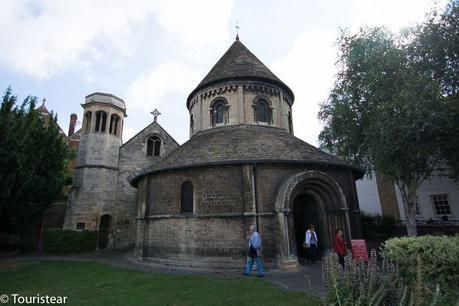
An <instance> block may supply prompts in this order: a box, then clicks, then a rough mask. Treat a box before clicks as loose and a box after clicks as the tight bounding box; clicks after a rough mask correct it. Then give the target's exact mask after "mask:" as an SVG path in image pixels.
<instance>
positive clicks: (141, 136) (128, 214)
mask: <svg viewBox="0 0 459 306" xmlns="http://www.w3.org/2000/svg"><path fill="white" fill-rule="evenodd" d="M152 135H156V136H158V137H159V138H160V139H161V154H160V156H159V157H158V156H146V139H147V138H148V137H150V136H152ZM177 147H178V143H177V142H176V141H175V140H174V139H173V138H172V137H171V136H170V135H169V134H167V133H166V131H164V129H163V128H162V127H161V126H160V125H159V124H158V123H157V122H154V123H152V124H150V125H149V126H147V127H146V128H145V129H143V130H142V131H141V132H140V133H138V134H137V135H135V136H134V137H133V138H132V139H130V140H129V141H128V142H126V143H125V144H124V145H123V146H122V147H121V148H120V150H119V162H118V168H119V172H118V175H119V177H118V180H117V192H116V204H115V220H114V227H113V232H112V236H113V242H114V247H116V248H125V247H130V246H133V245H134V240H135V216H136V207H137V189H136V188H134V187H132V186H131V185H130V184H129V183H128V181H127V177H128V176H129V175H130V174H132V173H133V172H135V171H139V170H141V169H142V168H144V167H147V166H149V165H152V164H155V163H157V162H158V161H159V159H160V158H161V157H162V156H164V155H165V154H167V153H169V152H170V151H172V150H174V149H175V148H177Z"/></svg>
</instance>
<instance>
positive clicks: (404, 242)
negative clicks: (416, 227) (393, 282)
mask: <svg viewBox="0 0 459 306" xmlns="http://www.w3.org/2000/svg"><path fill="white" fill-rule="evenodd" d="M458 254H459V236H453V237H451V236H420V237H402V238H392V239H389V240H387V241H386V242H385V243H384V245H383V248H382V255H383V257H384V258H385V259H386V260H388V261H390V262H392V263H394V264H396V265H397V266H398V268H399V271H400V275H401V277H402V279H403V281H404V283H405V284H406V285H407V286H408V287H409V288H410V290H413V291H419V290H422V291H424V292H425V293H426V294H427V295H430V296H431V295H434V294H436V293H435V292H436V291H438V289H439V304H440V305H453V304H455V303H456V302H457V301H458V299H459V255H458ZM420 283H421V284H420ZM420 286H421V287H422V288H419V287H420Z"/></svg>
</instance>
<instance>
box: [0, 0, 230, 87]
mask: <svg viewBox="0 0 459 306" xmlns="http://www.w3.org/2000/svg"><path fill="white" fill-rule="evenodd" d="M231 7H232V1H230V0H227V1H224V2H220V1H219V2H218V3H217V2H216V1H159V0H156V1H149V0H133V1H115V0H98V1H91V0H67V1H53V0H41V1H27V0H26V1H16V0H5V1H2V9H1V10H0V33H1V36H2V44H3V46H4V47H2V48H1V49H0V65H3V66H5V67H7V68H8V69H11V70H13V71H15V72H19V73H24V74H27V75H31V76H34V77H36V78H39V79H47V78H49V77H51V76H52V75H54V74H56V73H59V72H60V71H62V69H65V68H69V67H73V68H75V69H78V67H79V64H81V63H85V61H89V62H91V63H93V62H96V61H97V59H99V58H101V57H102V56H104V55H106V53H110V52H115V55H116V56H121V57H123V56H129V55H130V54H132V52H133V51H134V50H136V48H139V47H142V46H140V45H139V44H140V40H138V39H136V38H138V37H139V36H142V33H138V32H136V29H138V28H139V29H144V28H143V27H140V26H139V25H140V24H144V23H146V22H151V21H152V19H154V18H156V19H157V20H158V21H159V23H160V25H161V26H162V27H164V29H165V30H166V33H165V36H166V37H173V39H174V42H176V43H177V45H178V46H181V47H182V48H183V50H190V51H192V54H194V55H196V54H199V50H204V49H205V48H206V47H207V46H209V44H210V41H214V40H215V37H219V36H222V34H223V35H226V28H225V22H227V19H228V18H229V14H230V11H231ZM220 10H221V11H220ZM216 11H218V12H219V13H218V14H215V12H216ZM219 18H220V19H219ZM191 43H193V44H194V45H195V46H198V49H199V50H198V51H196V48H192V49H189V48H188V47H189V46H190V44H191Z"/></svg>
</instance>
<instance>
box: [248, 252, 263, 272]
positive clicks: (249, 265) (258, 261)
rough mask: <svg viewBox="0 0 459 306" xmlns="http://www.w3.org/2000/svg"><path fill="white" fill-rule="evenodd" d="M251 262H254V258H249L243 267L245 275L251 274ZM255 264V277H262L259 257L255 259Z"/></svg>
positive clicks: (261, 264) (261, 265)
mask: <svg viewBox="0 0 459 306" xmlns="http://www.w3.org/2000/svg"><path fill="white" fill-rule="evenodd" d="M253 260H254V257H250V256H249V260H248V261H247V265H246V266H245V274H246V275H250V274H252V267H253ZM255 263H256V264H257V275H259V276H263V263H262V262H261V259H260V257H259V256H256V257H255Z"/></svg>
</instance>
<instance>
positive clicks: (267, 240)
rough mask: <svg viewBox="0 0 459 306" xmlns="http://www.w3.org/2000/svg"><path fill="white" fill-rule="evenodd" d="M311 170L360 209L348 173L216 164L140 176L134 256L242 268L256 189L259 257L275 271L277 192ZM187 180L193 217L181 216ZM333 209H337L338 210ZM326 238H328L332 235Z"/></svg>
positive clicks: (162, 261) (285, 166)
mask: <svg viewBox="0 0 459 306" xmlns="http://www.w3.org/2000/svg"><path fill="white" fill-rule="evenodd" d="M312 169H316V170H321V171H324V172H327V174H328V175H329V176H331V177H333V178H334V179H336V181H337V182H338V183H339V184H340V187H341V188H342V191H343V194H344V197H345V198H346V202H347V203H348V205H349V207H350V208H355V207H357V208H358V203H356V202H352V201H354V200H355V199H356V197H355V196H354V195H353V193H354V192H355V190H353V188H352V185H353V184H354V181H353V178H352V177H350V176H349V170H341V169H336V168H324V167H321V166H311V165H307V166H306V165H303V166H302V165H298V164H297V165H294V164H290V165H288V164H272V163H270V164H257V166H256V169H254V167H253V165H252V164H246V165H220V166H207V167H196V168H190V169H182V170H173V171H165V172H161V173H158V174H152V175H149V176H147V177H144V178H142V179H141V180H140V181H139V185H138V192H139V193H138V194H139V199H138V203H139V206H138V210H137V241H136V250H135V253H136V255H137V256H139V257H140V258H142V257H143V258H144V259H145V260H150V261H153V262H156V263H162V264H171V265H181V266H190V265H193V266H198V267H219V268H225V267H226V268H235V267H242V266H243V263H244V260H245V257H246V240H245V239H246V237H245V236H246V233H247V229H248V227H249V226H250V225H251V224H256V222H257V218H256V209H257V208H256V205H255V194H254V190H255V189H256V190H257V197H256V198H257V200H258V216H259V217H258V222H259V232H260V234H261V236H262V239H263V259H264V261H265V262H266V264H267V266H268V267H274V266H276V265H277V262H276V260H277V259H276V257H277V255H278V254H277V252H278V244H279V243H280V242H279V241H277V240H276V239H279V238H278V236H277V235H276V232H277V231H278V224H277V223H276V216H277V214H278V213H279V212H277V211H276V208H275V203H276V197H277V195H278V192H279V189H280V187H281V186H282V184H284V182H285V181H286V180H287V179H288V178H289V177H291V176H293V175H295V174H298V173H302V172H304V171H306V170H312ZM254 173H255V174H256V179H255V180H254ZM186 181H189V182H191V183H192V184H193V191H194V197H193V200H194V213H193V214H180V199H181V198H180V194H181V186H182V184H183V183H184V182H186ZM255 181H256V186H255V184H254V183H255ZM335 208H336V210H338V211H339V210H340V207H335ZM324 218H325V217H324ZM343 223H344V221H343ZM351 223H352V224H353V225H352V226H353V227H356V228H353V229H352V231H353V234H355V235H354V236H357V233H358V231H359V230H360V229H359V224H357V223H355V222H353V221H352V222H351ZM325 235H328V236H330V237H332V236H331V235H332V233H325ZM327 241H328V242H330V241H331V238H329V239H327ZM328 247H330V246H328Z"/></svg>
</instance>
